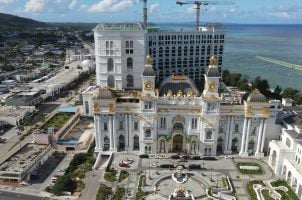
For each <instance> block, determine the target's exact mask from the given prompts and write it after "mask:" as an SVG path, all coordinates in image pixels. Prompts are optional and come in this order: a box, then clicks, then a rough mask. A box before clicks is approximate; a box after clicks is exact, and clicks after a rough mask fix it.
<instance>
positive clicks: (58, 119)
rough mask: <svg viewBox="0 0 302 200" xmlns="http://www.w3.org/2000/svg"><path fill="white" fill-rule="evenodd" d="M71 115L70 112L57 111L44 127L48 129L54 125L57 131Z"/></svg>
mask: <svg viewBox="0 0 302 200" xmlns="http://www.w3.org/2000/svg"><path fill="white" fill-rule="evenodd" d="M71 115H72V114H69V113H57V114H55V115H54V116H53V117H52V118H51V119H50V120H49V121H48V122H47V123H46V124H45V125H44V126H43V129H45V130H47V129H48V128H49V127H53V128H54V131H55V132H56V131H58V130H59V129H60V128H61V127H62V126H63V125H64V124H65V123H66V122H67V120H68V119H69V118H70V117H71Z"/></svg>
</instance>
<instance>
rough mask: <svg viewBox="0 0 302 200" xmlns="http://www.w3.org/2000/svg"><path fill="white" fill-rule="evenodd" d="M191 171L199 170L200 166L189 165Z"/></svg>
mask: <svg viewBox="0 0 302 200" xmlns="http://www.w3.org/2000/svg"><path fill="white" fill-rule="evenodd" d="M192 169H201V166H200V164H191V165H189V170H192Z"/></svg>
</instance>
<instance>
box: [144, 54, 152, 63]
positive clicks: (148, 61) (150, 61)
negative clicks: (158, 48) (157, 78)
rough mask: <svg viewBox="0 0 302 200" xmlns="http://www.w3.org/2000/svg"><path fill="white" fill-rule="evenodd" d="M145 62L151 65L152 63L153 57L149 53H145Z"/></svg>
mask: <svg viewBox="0 0 302 200" xmlns="http://www.w3.org/2000/svg"><path fill="white" fill-rule="evenodd" d="M145 64H146V65H152V64H153V59H152V57H151V56H150V55H147V57H146V59H145Z"/></svg>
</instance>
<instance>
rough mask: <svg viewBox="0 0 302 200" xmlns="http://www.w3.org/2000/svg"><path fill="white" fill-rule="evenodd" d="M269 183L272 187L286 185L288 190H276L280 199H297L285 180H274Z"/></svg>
mask: <svg viewBox="0 0 302 200" xmlns="http://www.w3.org/2000/svg"><path fill="white" fill-rule="evenodd" d="M271 185H272V186H273V187H278V186H284V187H287V189H288V192H284V191H281V190H276V191H277V192H278V193H279V194H280V195H281V196H282V197H281V199H288V200H291V199H292V200H298V197H297V195H296V193H295V192H294V191H293V190H292V188H291V187H290V186H289V185H288V183H287V182H286V181H285V180H276V181H273V182H271Z"/></svg>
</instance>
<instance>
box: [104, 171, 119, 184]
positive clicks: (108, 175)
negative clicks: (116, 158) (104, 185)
mask: <svg viewBox="0 0 302 200" xmlns="http://www.w3.org/2000/svg"><path fill="white" fill-rule="evenodd" d="M116 174H117V171H116V170H115V169H114V168H111V169H109V170H108V171H106V172H105V174H104V179H105V180H106V181H108V182H114V181H116Z"/></svg>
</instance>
